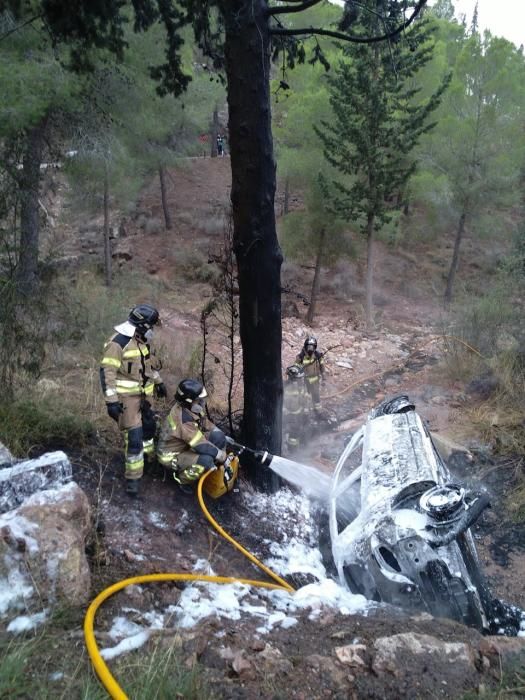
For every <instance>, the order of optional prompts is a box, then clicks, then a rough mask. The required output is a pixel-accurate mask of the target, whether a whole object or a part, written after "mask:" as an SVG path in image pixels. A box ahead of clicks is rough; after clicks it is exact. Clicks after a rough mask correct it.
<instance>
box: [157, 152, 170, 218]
mask: <svg viewBox="0 0 525 700" xmlns="http://www.w3.org/2000/svg"><path fill="white" fill-rule="evenodd" d="M159 180H160V197H161V200H162V212H163V214H164V228H165V229H166V231H169V230H170V229H171V215H170V208H169V206H168V198H167V196H166V173H165V170H164V166H163V165H159Z"/></svg>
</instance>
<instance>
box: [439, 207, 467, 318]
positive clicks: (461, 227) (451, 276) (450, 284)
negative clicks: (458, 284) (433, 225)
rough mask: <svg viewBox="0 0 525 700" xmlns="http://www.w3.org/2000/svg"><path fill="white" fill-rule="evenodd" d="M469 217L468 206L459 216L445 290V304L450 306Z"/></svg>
mask: <svg viewBox="0 0 525 700" xmlns="http://www.w3.org/2000/svg"><path fill="white" fill-rule="evenodd" d="M466 219H467V212H466V208H465V209H463V211H462V212H461V216H460V217H459V222H458V228H457V231H456V240H455V241H454V252H453V253H452V262H451V264H450V270H449V272H448V277H447V288H446V290H445V298H444V302H445V306H448V305H449V304H450V302H451V301H452V290H453V288H454V280H455V279H456V272H457V271H458V266H459V250H460V248H461V241H462V240H463V233H464V231H465V221H466Z"/></svg>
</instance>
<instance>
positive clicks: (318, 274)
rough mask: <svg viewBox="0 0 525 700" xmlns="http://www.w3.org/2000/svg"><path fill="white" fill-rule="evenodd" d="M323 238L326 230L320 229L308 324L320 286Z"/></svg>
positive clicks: (312, 315)
mask: <svg viewBox="0 0 525 700" xmlns="http://www.w3.org/2000/svg"><path fill="white" fill-rule="evenodd" d="M325 237H326V230H325V229H324V228H322V229H321V231H320V232H319V245H318V247H317V257H316V259H315V272H314V279H313V282H312V293H311V295H310V306H309V307H308V313H307V314H306V320H307V322H308V323H310V324H311V323H312V321H313V320H314V314H315V306H316V304H317V297H318V296H319V287H320V285H321V264H322V262H323V253H324V241H325Z"/></svg>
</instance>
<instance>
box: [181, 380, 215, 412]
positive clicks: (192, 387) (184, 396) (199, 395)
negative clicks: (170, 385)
mask: <svg viewBox="0 0 525 700" xmlns="http://www.w3.org/2000/svg"><path fill="white" fill-rule="evenodd" d="M207 396H208V394H207V393H206V389H205V388H204V384H203V383H202V382H200V381H199V380H198V379H183V380H182V382H180V383H179V386H178V387H177V391H176V392H175V399H176V400H177V401H178V402H179V403H182V404H184V403H187V404H189V405H190V406H191V405H192V404H194V403H196V402H197V401H199V400H200V399H205V398H206V397H207Z"/></svg>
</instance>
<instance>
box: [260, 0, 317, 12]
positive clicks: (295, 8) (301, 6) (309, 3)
mask: <svg viewBox="0 0 525 700" xmlns="http://www.w3.org/2000/svg"><path fill="white" fill-rule="evenodd" d="M289 1H290V0H289ZM291 2H293V0H291ZM320 2H321V0H299V1H298V2H297V5H279V6H277V7H270V8H268V14H269V15H283V14H287V13H288V12H302V11H303V10H307V9H308V8H309V7H313V6H314V5H318V4H319V3H320Z"/></svg>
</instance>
